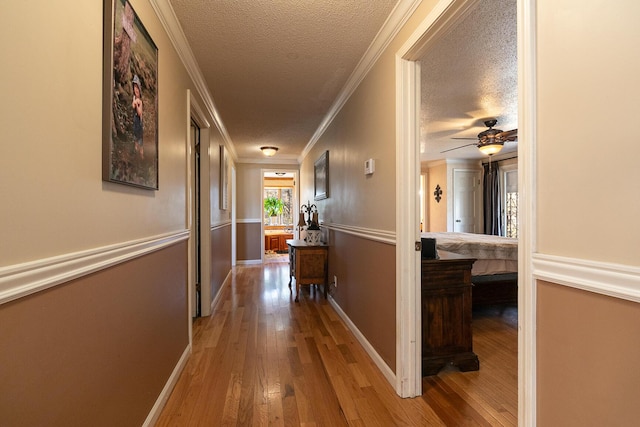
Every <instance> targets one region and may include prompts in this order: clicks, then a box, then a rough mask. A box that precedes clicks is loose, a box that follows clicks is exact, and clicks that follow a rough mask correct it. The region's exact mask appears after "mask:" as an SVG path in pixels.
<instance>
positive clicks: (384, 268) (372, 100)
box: [300, 1, 435, 371]
mask: <svg viewBox="0 0 640 427" xmlns="http://www.w3.org/2000/svg"><path fill="white" fill-rule="evenodd" d="M434 4H435V2H432V1H425V2H423V3H422V4H421V5H420V6H419V7H418V9H417V10H416V12H414V14H413V16H412V17H411V18H410V19H409V21H408V22H407V24H406V25H405V26H404V27H403V29H402V30H401V31H400V33H399V34H398V36H396V38H395V39H394V40H393V41H392V42H391V44H390V45H389V47H387V49H386V50H385V52H384V53H383V54H382V55H381V56H380V58H379V59H378V61H377V62H376V64H375V65H374V67H373V68H372V70H371V71H370V72H369V74H368V75H367V76H366V77H365V78H364V80H363V81H362V83H360V85H359V86H358V88H357V89H356V90H355V92H354V93H353V95H352V96H351V98H350V99H349V100H348V101H347V103H346V104H345V105H344V106H343V107H342V109H341V110H340V112H339V113H338V115H337V116H336V118H335V119H334V120H333V122H332V123H331V124H330V126H329V128H328V129H327V131H326V132H325V133H324V134H323V135H322V137H321V138H320V140H319V141H318V142H317V143H316V144H315V146H314V147H313V148H312V149H311V150H310V152H309V153H308V155H307V156H306V157H305V158H304V159H303V162H302V164H301V166H300V184H301V189H300V191H301V200H313V194H314V193H313V189H314V187H313V166H314V163H315V161H316V160H317V159H318V158H319V157H320V156H321V154H322V153H323V152H324V151H325V150H329V198H327V199H325V200H319V201H316V202H315V204H316V205H317V206H318V210H319V217H320V220H321V221H326V222H327V223H328V224H331V223H334V224H339V225H344V226H350V227H359V228H363V229H365V231H364V232H363V234H364V236H362V237H359V238H357V239H353V238H346V236H339V235H338V232H336V233H335V239H336V241H338V239H340V246H338V247H335V248H334V247H333V246H332V247H331V248H330V265H329V269H333V268H334V267H332V265H331V260H337V259H339V257H341V256H345V257H352V256H354V254H357V253H364V254H375V256H374V257H373V258H371V259H364V258H363V259H362V263H363V264H362V265H359V264H358V263H349V264H348V265H344V268H345V272H344V273H342V274H346V275H347V276H348V277H349V278H350V280H349V281H347V282H345V284H344V287H345V289H342V290H340V292H341V294H340V296H336V301H337V302H338V304H340V306H341V308H342V309H343V310H344V312H345V313H346V315H347V316H349V318H351V319H352V320H353V322H354V324H355V326H356V327H357V328H358V329H359V330H360V331H361V332H363V334H364V335H365V338H366V339H367V340H368V341H369V342H370V343H371V344H372V345H373V346H374V348H375V349H376V351H377V352H378V353H379V354H380V355H381V356H382V357H383V358H384V359H385V361H386V362H388V363H389V367H390V368H391V369H392V370H394V371H395V369H396V366H395V345H396V336H395V316H396V312H395V310H396V305H395V289H396V288H395V286H396V284H395V266H396V263H395V246H393V245H391V246H390V247H385V250H383V251H381V252H380V249H379V247H380V245H381V243H380V242H377V241H374V240H369V239H368V238H367V237H368V236H366V235H367V234H368V233H369V234H370V233H371V230H384V231H387V232H395V230H396V215H395V213H396V211H395V209H396V208H395V203H396V188H395V185H396V184H395V183H396V80H395V79H396V68H395V67H396V63H395V60H396V58H395V54H396V52H397V51H398V50H399V49H400V47H401V46H402V44H403V43H404V42H405V41H406V40H407V39H408V37H409V36H410V35H411V33H412V32H413V31H414V30H415V28H416V27H417V25H418V24H419V23H420V22H421V21H422V20H423V19H424V17H425V16H426V15H427V13H428V12H429V11H430V10H431V8H432V7H433V5H434ZM370 158H372V159H374V160H375V162H376V163H375V167H376V168H375V169H376V170H375V173H374V174H373V175H371V176H366V175H365V174H364V162H365V161H366V160H367V159H370ZM366 230H369V231H366ZM330 244H331V245H333V244H334V242H333V241H330ZM335 251H339V253H335ZM383 253H384V255H382V254H383ZM333 262H337V261H333ZM374 263H375V266H376V268H375V269H373V270H374V271H377V272H379V273H382V272H384V274H377V275H373V274H371V275H370V274H366V272H365V271H363V270H364V269H366V268H371V266H372V265H374ZM364 277H366V278H367V279H364ZM339 280H340V279H339ZM342 286H343V285H342V283H340V285H339V288H340V287H342ZM342 292H345V294H342ZM371 294H375V295H386V296H387V298H384V299H382V298H380V299H379V298H378V297H371V296H370V295H371ZM347 295H348V299H346V298H347ZM390 295H393V296H392V297H389V296H390ZM355 301H359V302H358V303H357V304H356V303H355ZM374 313H375V315H374ZM379 313H383V314H384V316H383V317H384V319H386V321H388V322H393V328H392V330H390V329H389V328H390V327H391V324H389V325H387V326H386V327H382V328H380V327H379V326H380V325H379V323H378V320H377V317H378V314H379Z"/></svg>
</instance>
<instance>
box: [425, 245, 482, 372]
mask: <svg viewBox="0 0 640 427" xmlns="http://www.w3.org/2000/svg"><path fill="white" fill-rule="evenodd" d="M438 255H439V258H438V259H422V280H421V281H422V375H423V376H427V375H435V374H437V373H438V371H440V369H442V368H443V367H444V366H445V365H447V364H452V365H455V366H457V367H458V368H459V369H460V370H461V371H477V370H478V369H479V368H480V362H479V361H478V356H476V354H475V353H474V352H473V341H472V339H473V336H472V330H471V316H472V305H471V304H472V302H471V287H472V286H473V285H472V283H471V267H472V265H473V263H474V262H475V259H474V258H469V257H465V256H462V255H457V254H453V253H450V252H445V251H438Z"/></svg>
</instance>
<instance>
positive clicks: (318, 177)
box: [313, 150, 329, 200]
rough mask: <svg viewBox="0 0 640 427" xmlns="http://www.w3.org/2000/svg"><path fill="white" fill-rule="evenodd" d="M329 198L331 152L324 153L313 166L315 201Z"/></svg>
mask: <svg viewBox="0 0 640 427" xmlns="http://www.w3.org/2000/svg"><path fill="white" fill-rule="evenodd" d="M327 197H329V151H328V150H327V151H325V152H324V153H322V155H321V156H320V158H319V159H318V160H316V162H315V164H314V165H313V200H322V199H326V198H327Z"/></svg>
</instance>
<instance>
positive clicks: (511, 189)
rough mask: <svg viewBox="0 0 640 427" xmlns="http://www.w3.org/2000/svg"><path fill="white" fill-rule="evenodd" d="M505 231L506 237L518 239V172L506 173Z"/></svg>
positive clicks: (504, 176) (515, 170) (508, 171)
mask: <svg viewBox="0 0 640 427" xmlns="http://www.w3.org/2000/svg"><path fill="white" fill-rule="evenodd" d="M503 178H504V187H503V188H504V189H505V190H504V193H505V194H504V197H505V198H504V225H505V227H504V229H505V236H506V237H515V238H517V237H518V170H517V169H514V170H507V171H505V172H504V175H503Z"/></svg>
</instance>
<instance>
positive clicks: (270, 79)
mask: <svg viewBox="0 0 640 427" xmlns="http://www.w3.org/2000/svg"><path fill="white" fill-rule="evenodd" d="M396 3H397V0H348V1H345V0H316V1H310V0H304V1H303V0H215V1H212V0H171V5H172V7H173V9H174V11H175V13H176V16H177V17H178V20H179V22H180V25H181V27H182V29H183V31H184V33H185V36H186V38H187V41H188V43H189V45H190V47H191V49H192V51H193V54H194V56H195V58H196V61H197V62H198V65H199V67H200V69H201V71H202V74H203V76H204V79H205V81H206V83H207V85H208V86H209V89H210V91H211V95H212V96H213V99H214V102H215V104H216V107H217V109H218V111H219V113H220V117H221V119H222V121H223V123H224V125H225V127H226V129H227V131H228V133H229V136H230V138H231V140H232V142H233V144H234V146H235V149H236V152H237V154H238V157H239V158H240V159H251V158H260V157H262V156H261V153H260V150H259V147H260V146H263V145H274V146H277V147H279V149H280V151H279V152H278V154H277V156H276V157H277V158H279V159H295V158H297V157H298V156H299V155H300V153H301V152H302V151H303V149H304V148H305V146H306V145H307V144H308V143H309V141H310V140H311V138H312V136H313V134H314V132H315V131H316V129H317V128H318V127H319V125H320V123H321V121H322V119H323V118H324V116H325V115H326V113H327V112H328V110H329V108H330V107H331V105H332V104H333V102H334V100H335V99H336V97H337V96H338V94H339V92H340V90H341V89H342V87H343V85H344V84H345V82H346V81H347V79H348V78H349V76H350V75H351V73H352V72H353V70H354V69H355V67H356V65H357V64H358V62H359V61H360V58H362V56H363V55H364V53H365V52H366V50H367V48H368V47H369V45H370V43H371V42H372V41H373V39H374V38H375V36H376V34H377V32H378V31H379V30H380V28H381V27H382V25H383V23H384V22H385V20H386V18H387V16H389V14H390V13H391V11H392V10H393V8H394V6H395V5H396Z"/></svg>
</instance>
